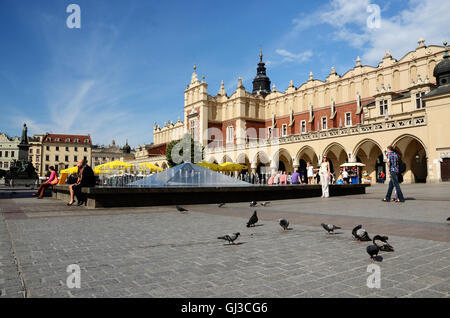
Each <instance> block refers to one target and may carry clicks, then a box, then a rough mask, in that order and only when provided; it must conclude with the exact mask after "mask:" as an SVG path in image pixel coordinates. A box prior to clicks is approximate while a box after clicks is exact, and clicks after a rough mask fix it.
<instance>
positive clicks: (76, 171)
mask: <svg viewBox="0 0 450 318" xmlns="http://www.w3.org/2000/svg"><path fill="white" fill-rule="evenodd" d="M60 172H61V173H68V174H71V173H78V167H77V166H75V167H72V168H68V169H64V170H61V171H60Z"/></svg>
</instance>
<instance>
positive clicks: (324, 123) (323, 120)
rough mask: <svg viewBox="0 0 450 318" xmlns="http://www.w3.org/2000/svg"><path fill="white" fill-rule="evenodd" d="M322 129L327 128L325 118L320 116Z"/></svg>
mask: <svg viewBox="0 0 450 318" xmlns="http://www.w3.org/2000/svg"><path fill="white" fill-rule="evenodd" d="M322 130H327V118H326V117H322Z"/></svg>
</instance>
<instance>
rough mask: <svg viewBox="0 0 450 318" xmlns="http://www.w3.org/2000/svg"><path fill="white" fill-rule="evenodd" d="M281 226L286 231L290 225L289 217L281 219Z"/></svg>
mask: <svg viewBox="0 0 450 318" xmlns="http://www.w3.org/2000/svg"><path fill="white" fill-rule="evenodd" d="M278 221H279V222H280V226H281V227H282V228H283V231H286V230H287V229H288V226H289V221H288V220H287V219H279V220H278Z"/></svg>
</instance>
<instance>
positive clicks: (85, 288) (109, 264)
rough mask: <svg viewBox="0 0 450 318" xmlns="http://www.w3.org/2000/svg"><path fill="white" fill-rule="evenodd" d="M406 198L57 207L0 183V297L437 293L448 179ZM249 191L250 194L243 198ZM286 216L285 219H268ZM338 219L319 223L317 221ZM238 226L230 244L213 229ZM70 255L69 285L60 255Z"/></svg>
mask: <svg viewBox="0 0 450 318" xmlns="http://www.w3.org/2000/svg"><path fill="white" fill-rule="evenodd" d="M402 187H403V189H404V193H405V196H406V198H407V201H406V202H405V203H403V204H401V203H383V202H381V198H382V197H383V194H384V193H385V191H386V186H383V185H375V186H373V187H370V188H368V189H367V193H366V194H364V195H353V196H344V197H331V198H329V199H321V198H309V199H295V200H280V201H273V202H271V204H270V206H268V207H257V208H256V210H257V211H258V216H259V222H258V224H259V225H260V226H256V227H251V228H247V227H246V221H247V220H248V218H249V217H250V216H251V214H252V213H253V211H254V210H255V208H250V207H249V206H248V203H230V204H226V205H225V206H224V207H223V208H218V207H217V205H195V206H194V205H192V206H185V208H187V209H188V210H189V212H188V213H186V214H180V213H178V212H177V211H176V209H175V208H174V207H173V206H164V207H149V208H130V209H119V208H117V209H98V210H87V209H85V208H83V207H67V206H66V205H65V202H61V201H56V200H53V199H50V198H46V199H44V200H35V199H33V198H31V192H30V191H29V190H20V189H17V190H14V191H15V193H14V194H12V193H11V189H7V188H2V189H0V212H1V214H0V215H1V222H0V297H252V298H253V297H439V298H441V297H446V298H448V297H449V292H450V287H449V286H450V243H449V242H450V224H448V222H446V218H447V217H448V216H450V208H449V203H450V197H449V196H448V193H450V184H439V185H437V184H428V185H419V184H416V185H403V186H402ZM249 201H250V200H249ZM281 217H286V218H288V219H289V221H290V223H291V227H292V230H289V231H286V232H283V231H282V230H281V227H280V226H279V225H278V222H277V220H278V219H279V218H281ZM322 222H323V223H332V224H336V225H339V226H341V227H342V230H339V231H338V232H337V233H336V234H335V235H328V234H327V233H326V232H325V231H324V230H323V228H322V227H321V226H320V223H322ZM358 224H362V225H363V227H364V228H365V229H366V230H367V231H368V232H369V235H370V236H371V237H373V236H374V235H376V234H384V235H388V236H389V242H390V243H391V244H392V245H393V246H394V248H395V252H392V253H387V252H386V253H384V252H382V253H381V254H380V256H382V261H381V262H376V263H375V264H377V265H379V266H380V270H381V288H379V289H377V288H369V287H367V279H368V277H369V275H370V274H371V273H369V272H367V268H368V265H370V264H372V262H370V260H369V256H368V254H367V253H366V246H367V245H369V244H370V242H364V243H357V242H355V241H354V240H353V239H352V237H351V229H352V228H353V227H354V226H356V225H358ZM234 232H240V233H241V236H240V238H239V239H238V241H237V242H238V243H240V244H239V245H234V246H229V245H228V244H227V243H226V242H225V241H222V240H218V239H217V237H218V236H221V235H225V234H227V233H234ZM71 264H77V265H79V267H80V270H81V274H80V280H81V288H73V289H70V288H68V286H67V282H66V281H67V278H68V276H69V275H70V273H68V272H67V271H66V270H67V267H68V266H69V265H71Z"/></svg>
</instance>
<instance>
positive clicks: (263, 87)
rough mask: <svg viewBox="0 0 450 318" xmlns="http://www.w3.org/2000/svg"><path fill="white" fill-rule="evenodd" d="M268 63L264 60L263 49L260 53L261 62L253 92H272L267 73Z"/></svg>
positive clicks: (266, 93)
mask: <svg viewBox="0 0 450 318" xmlns="http://www.w3.org/2000/svg"><path fill="white" fill-rule="evenodd" d="M265 65H266V63H264V62H263V54H262V51H261V52H260V53H259V63H258V68H257V73H256V76H255V78H254V79H253V91H252V94H261V95H262V96H264V97H265V96H266V95H268V94H270V79H269V77H268V76H267V75H266V66H265Z"/></svg>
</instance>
